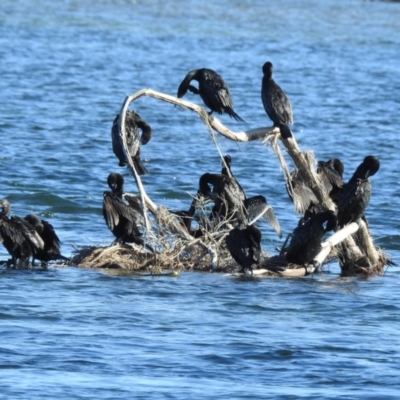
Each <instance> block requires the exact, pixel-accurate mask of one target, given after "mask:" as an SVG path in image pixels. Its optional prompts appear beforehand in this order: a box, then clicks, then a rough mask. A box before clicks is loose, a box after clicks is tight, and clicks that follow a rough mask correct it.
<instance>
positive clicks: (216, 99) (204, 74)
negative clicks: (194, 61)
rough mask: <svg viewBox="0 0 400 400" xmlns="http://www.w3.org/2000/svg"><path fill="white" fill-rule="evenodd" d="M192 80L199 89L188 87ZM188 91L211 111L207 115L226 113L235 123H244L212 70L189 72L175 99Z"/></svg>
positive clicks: (222, 82)
mask: <svg viewBox="0 0 400 400" xmlns="http://www.w3.org/2000/svg"><path fill="white" fill-rule="evenodd" d="M192 80H195V81H197V82H198V83H199V88H196V87H195V86H193V85H190V82H191V81H192ZM188 90H189V91H191V92H192V93H194V94H199V95H200V97H201V98H202V99H203V101H204V103H205V105H206V106H207V107H209V108H210V109H211V111H210V112H209V114H212V112H213V111H215V112H217V113H218V114H223V113H226V114H228V115H229V116H230V117H231V118H234V119H235V120H236V121H243V122H244V120H243V119H242V118H240V117H239V115H237V114H236V113H235V111H233V103H232V99H231V96H230V94H229V89H228V86H227V85H226V83H225V82H224V80H223V79H222V77H221V76H220V75H219V74H217V73H216V72H215V71H213V70H212V69H208V68H201V69H195V70H193V71H190V72H189V73H188V74H187V75H186V76H185V78H184V79H183V81H182V82H181V84H180V85H179V88H178V93H177V97H178V98H181V97H183V96H184V95H185V94H186V92H187V91H188Z"/></svg>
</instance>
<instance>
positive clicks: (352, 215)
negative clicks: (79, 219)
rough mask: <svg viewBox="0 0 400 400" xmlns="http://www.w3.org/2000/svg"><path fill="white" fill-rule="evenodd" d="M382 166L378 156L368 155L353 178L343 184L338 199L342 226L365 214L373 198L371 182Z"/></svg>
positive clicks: (339, 220) (340, 224)
mask: <svg viewBox="0 0 400 400" xmlns="http://www.w3.org/2000/svg"><path fill="white" fill-rule="evenodd" d="M379 167H380V163H379V160H378V158H376V157H374V156H367V157H365V158H364V161H363V162H362V163H361V164H360V165H359V166H358V167H357V169H356V171H355V172H354V174H353V176H352V177H351V179H350V180H349V181H348V182H347V183H346V184H344V185H343V187H342V190H341V191H340V196H339V201H338V225H339V227H340V228H342V227H343V226H344V225H347V224H349V223H350V222H357V220H358V219H359V218H361V217H362V216H363V214H364V211H365V209H366V207H367V206H368V203H369V200H370V198H371V182H370V180H369V179H368V178H369V177H370V176H372V175H375V174H376V173H377V172H378V170H379Z"/></svg>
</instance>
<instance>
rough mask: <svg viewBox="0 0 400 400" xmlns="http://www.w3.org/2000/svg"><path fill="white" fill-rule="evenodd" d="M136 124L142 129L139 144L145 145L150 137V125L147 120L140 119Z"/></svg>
mask: <svg viewBox="0 0 400 400" xmlns="http://www.w3.org/2000/svg"><path fill="white" fill-rule="evenodd" d="M137 126H138V128H140V129H141V130H142V135H141V136H140V144H142V145H145V144H147V143H148V142H149V140H150V139H151V127H150V125H149V124H148V123H147V122H144V121H143V120H142V119H140V120H138V121H137Z"/></svg>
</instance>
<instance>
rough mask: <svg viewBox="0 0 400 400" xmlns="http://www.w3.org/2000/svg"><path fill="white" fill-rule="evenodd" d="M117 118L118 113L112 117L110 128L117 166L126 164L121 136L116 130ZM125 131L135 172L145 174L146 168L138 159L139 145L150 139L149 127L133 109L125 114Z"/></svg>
mask: <svg viewBox="0 0 400 400" xmlns="http://www.w3.org/2000/svg"><path fill="white" fill-rule="evenodd" d="M118 118H119V114H118V115H117V116H116V117H115V118H114V121H113V125H112V128H111V139H112V147H113V152H114V154H115V155H116V156H117V158H118V159H119V166H120V167H122V166H124V165H127V164H128V162H127V160H126V157H125V154H124V151H123V145H122V141H121V137H120V135H119V131H118ZM138 129H141V131H142V134H141V136H140V137H139V131H138ZM125 131H126V144H127V147H128V152H129V154H130V156H131V158H132V161H133V164H134V165H135V169H136V172H137V173H138V174H139V175H145V174H147V173H148V172H147V169H146V167H145V166H144V165H143V163H142V161H141V160H140V146H141V145H145V144H147V143H148V142H149V140H150V139H151V128H150V125H148V124H147V123H146V122H145V121H143V120H142V119H141V118H140V115H139V114H138V113H136V112H135V111H127V112H126V115H125Z"/></svg>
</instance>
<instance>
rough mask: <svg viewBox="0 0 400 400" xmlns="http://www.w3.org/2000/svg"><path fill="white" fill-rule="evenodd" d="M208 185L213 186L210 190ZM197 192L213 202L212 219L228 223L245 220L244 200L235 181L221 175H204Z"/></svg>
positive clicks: (242, 193) (241, 190) (241, 191)
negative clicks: (218, 218)
mask: <svg viewBox="0 0 400 400" xmlns="http://www.w3.org/2000/svg"><path fill="white" fill-rule="evenodd" d="M210 185H212V186H213V189H212V190H211V188H210ZM199 191H200V193H201V194H202V195H203V196H204V197H205V198H208V199H211V200H212V201H214V207H213V209H212V215H213V217H217V216H219V217H222V218H223V219H226V220H228V221H230V222H235V221H239V222H240V223H244V222H245V221H246V220H247V211H246V208H245V206H244V203H243V202H244V200H245V198H246V196H245V194H244V192H243V189H241V188H240V187H239V186H238V184H237V182H236V180H235V179H234V178H231V177H229V176H226V175H222V174H210V173H205V174H203V175H202V176H201V177H200V180H199Z"/></svg>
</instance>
